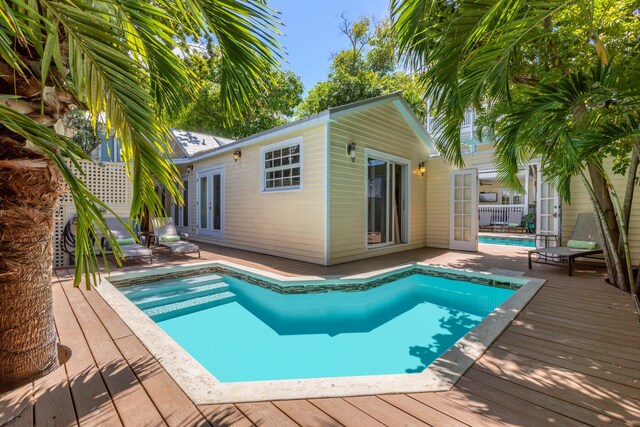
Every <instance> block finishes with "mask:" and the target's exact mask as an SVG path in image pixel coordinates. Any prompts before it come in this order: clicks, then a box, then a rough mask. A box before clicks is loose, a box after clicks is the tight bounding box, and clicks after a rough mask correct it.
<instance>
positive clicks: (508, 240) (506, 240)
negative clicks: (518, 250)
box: [478, 236, 536, 248]
mask: <svg viewBox="0 0 640 427" xmlns="http://www.w3.org/2000/svg"><path fill="white" fill-rule="evenodd" d="M478 243H485V244H490V245H505V246H524V247H527V248H535V247H536V242H535V240H534V239H533V238H530V237H502V236H478Z"/></svg>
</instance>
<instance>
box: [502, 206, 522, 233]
mask: <svg viewBox="0 0 640 427" xmlns="http://www.w3.org/2000/svg"><path fill="white" fill-rule="evenodd" d="M506 230H507V231H512V230H513V231H520V232H521V233H526V231H527V229H526V228H525V227H524V226H523V225H522V212H521V211H513V212H509V216H508V218H507V224H506Z"/></svg>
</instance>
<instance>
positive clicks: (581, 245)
mask: <svg viewBox="0 0 640 427" xmlns="http://www.w3.org/2000/svg"><path fill="white" fill-rule="evenodd" d="M567 247H568V248H571V249H587V250H594V249H598V244H597V243H596V242H586V241H582V240H569V241H568V242H567Z"/></svg>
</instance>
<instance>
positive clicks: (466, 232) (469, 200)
mask: <svg viewBox="0 0 640 427" xmlns="http://www.w3.org/2000/svg"><path fill="white" fill-rule="evenodd" d="M477 178H478V172H477V170H476V169H465V170H458V171H453V172H452V173H451V223H450V236H449V249H454V250H462V251H474V252H475V251H477V250H478V213H477V212H478V195H477V192H478V189H477V181H478V179H477Z"/></svg>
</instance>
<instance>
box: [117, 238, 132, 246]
mask: <svg viewBox="0 0 640 427" xmlns="http://www.w3.org/2000/svg"><path fill="white" fill-rule="evenodd" d="M116 242H118V246H129V245H133V244H134V243H135V242H136V241H135V240H134V239H133V237H129V238H128V239H116Z"/></svg>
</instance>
